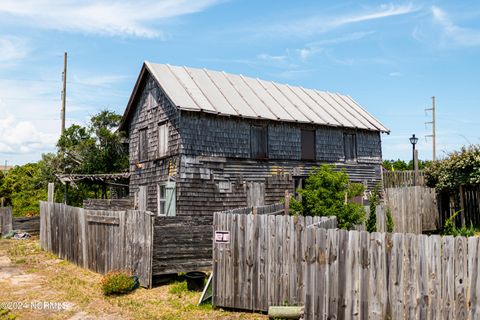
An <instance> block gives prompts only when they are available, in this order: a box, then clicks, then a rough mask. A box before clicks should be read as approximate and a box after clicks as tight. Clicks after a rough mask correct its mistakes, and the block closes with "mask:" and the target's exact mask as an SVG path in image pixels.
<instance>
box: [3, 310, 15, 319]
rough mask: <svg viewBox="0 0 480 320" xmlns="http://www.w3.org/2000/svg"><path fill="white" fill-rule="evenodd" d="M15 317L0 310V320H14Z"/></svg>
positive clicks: (7, 311)
mask: <svg viewBox="0 0 480 320" xmlns="http://www.w3.org/2000/svg"><path fill="white" fill-rule="evenodd" d="M15 319H17V317H16V316H15V315H14V314H13V313H12V312H11V311H10V310H7V309H3V308H0V320H15Z"/></svg>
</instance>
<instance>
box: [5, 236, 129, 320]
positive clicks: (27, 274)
mask: <svg viewBox="0 0 480 320" xmlns="http://www.w3.org/2000/svg"><path fill="white" fill-rule="evenodd" d="M19 241H23V240H19ZM36 249H37V248H36V247H35V244H34V243H33V244H32V243H31V242H23V243H20V242H18V243H17V244H15V243H14V241H13V240H10V241H6V240H0V287H1V288H2V290H0V307H1V308H3V309H6V310H10V312H9V313H8V314H9V315H10V317H12V315H13V316H16V317H17V318H20V319H122V316H121V315H119V314H115V315H102V314H97V315H92V314H89V313H87V312H84V311H81V310H80V308H79V306H78V305H77V304H76V303H75V302H73V301H68V300H66V299H63V298H62V297H63V296H64V293H63V292H61V291H58V290H55V289H52V288H50V287H49V286H48V277H47V276H45V275H42V274H41V273H40V272H38V270H36V269H30V268H25V267H29V266H30V267H32V264H29V263H28V262H29V261H28V258H31V257H23V255H28V254H29V253H30V254H32V253H35V252H36V251H37V250H36ZM10 256H13V257H15V258H14V261H12V259H11V258H10ZM33 262H39V264H38V265H37V266H39V267H41V268H42V269H43V271H44V272H45V271H49V269H51V268H52V267H54V266H55V265H57V264H60V263H62V262H63V261H62V260H60V259H56V258H54V257H52V259H45V260H42V261H40V260H37V259H33ZM4 313H6V311H4ZM4 317H5V318H7V315H4Z"/></svg>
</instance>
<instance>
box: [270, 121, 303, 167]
mask: <svg viewBox="0 0 480 320" xmlns="http://www.w3.org/2000/svg"><path fill="white" fill-rule="evenodd" d="M300 142H301V141H300V129H299V128H298V127H295V126H292V125H291V124H283V123H271V124H269V125H268V158H270V159H282V160H283V159H284V160H300V154H301V143H300Z"/></svg>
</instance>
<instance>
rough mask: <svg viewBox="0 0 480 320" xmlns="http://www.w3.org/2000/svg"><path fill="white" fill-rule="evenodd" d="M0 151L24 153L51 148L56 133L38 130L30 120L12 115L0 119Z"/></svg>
mask: <svg viewBox="0 0 480 320" xmlns="http://www.w3.org/2000/svg"><path fill="white" fill-rule="evenodd" d="M0 137H1V139H0V153H7V154H19V153H20V154H24V153H31V152H34V151H45V150H50V149H52V146H54V145H55V141H56V138H57V137H56V135H54V134H49V133H45V132H42V131H39V130H38V129H37V128H36V127H35V126H34V125H33V123H32V122H30V121H18V120H16V119H15V118H14V117H13V116H7V117H2V118H1V119H0Z"/></svg>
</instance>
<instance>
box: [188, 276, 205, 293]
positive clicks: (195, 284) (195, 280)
mask: <svg viewBox="0 0 480 320" xmlns="http://www.w3.org/2000/svg"><path fill="white" fill-rule="evenodd" d="M205 277H206V274H205V272H200V271H193V272H187V274H186V275H185V278H187V289H188V290H190V291H202V290H203V286H204V284H205Z"/></svg>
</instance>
